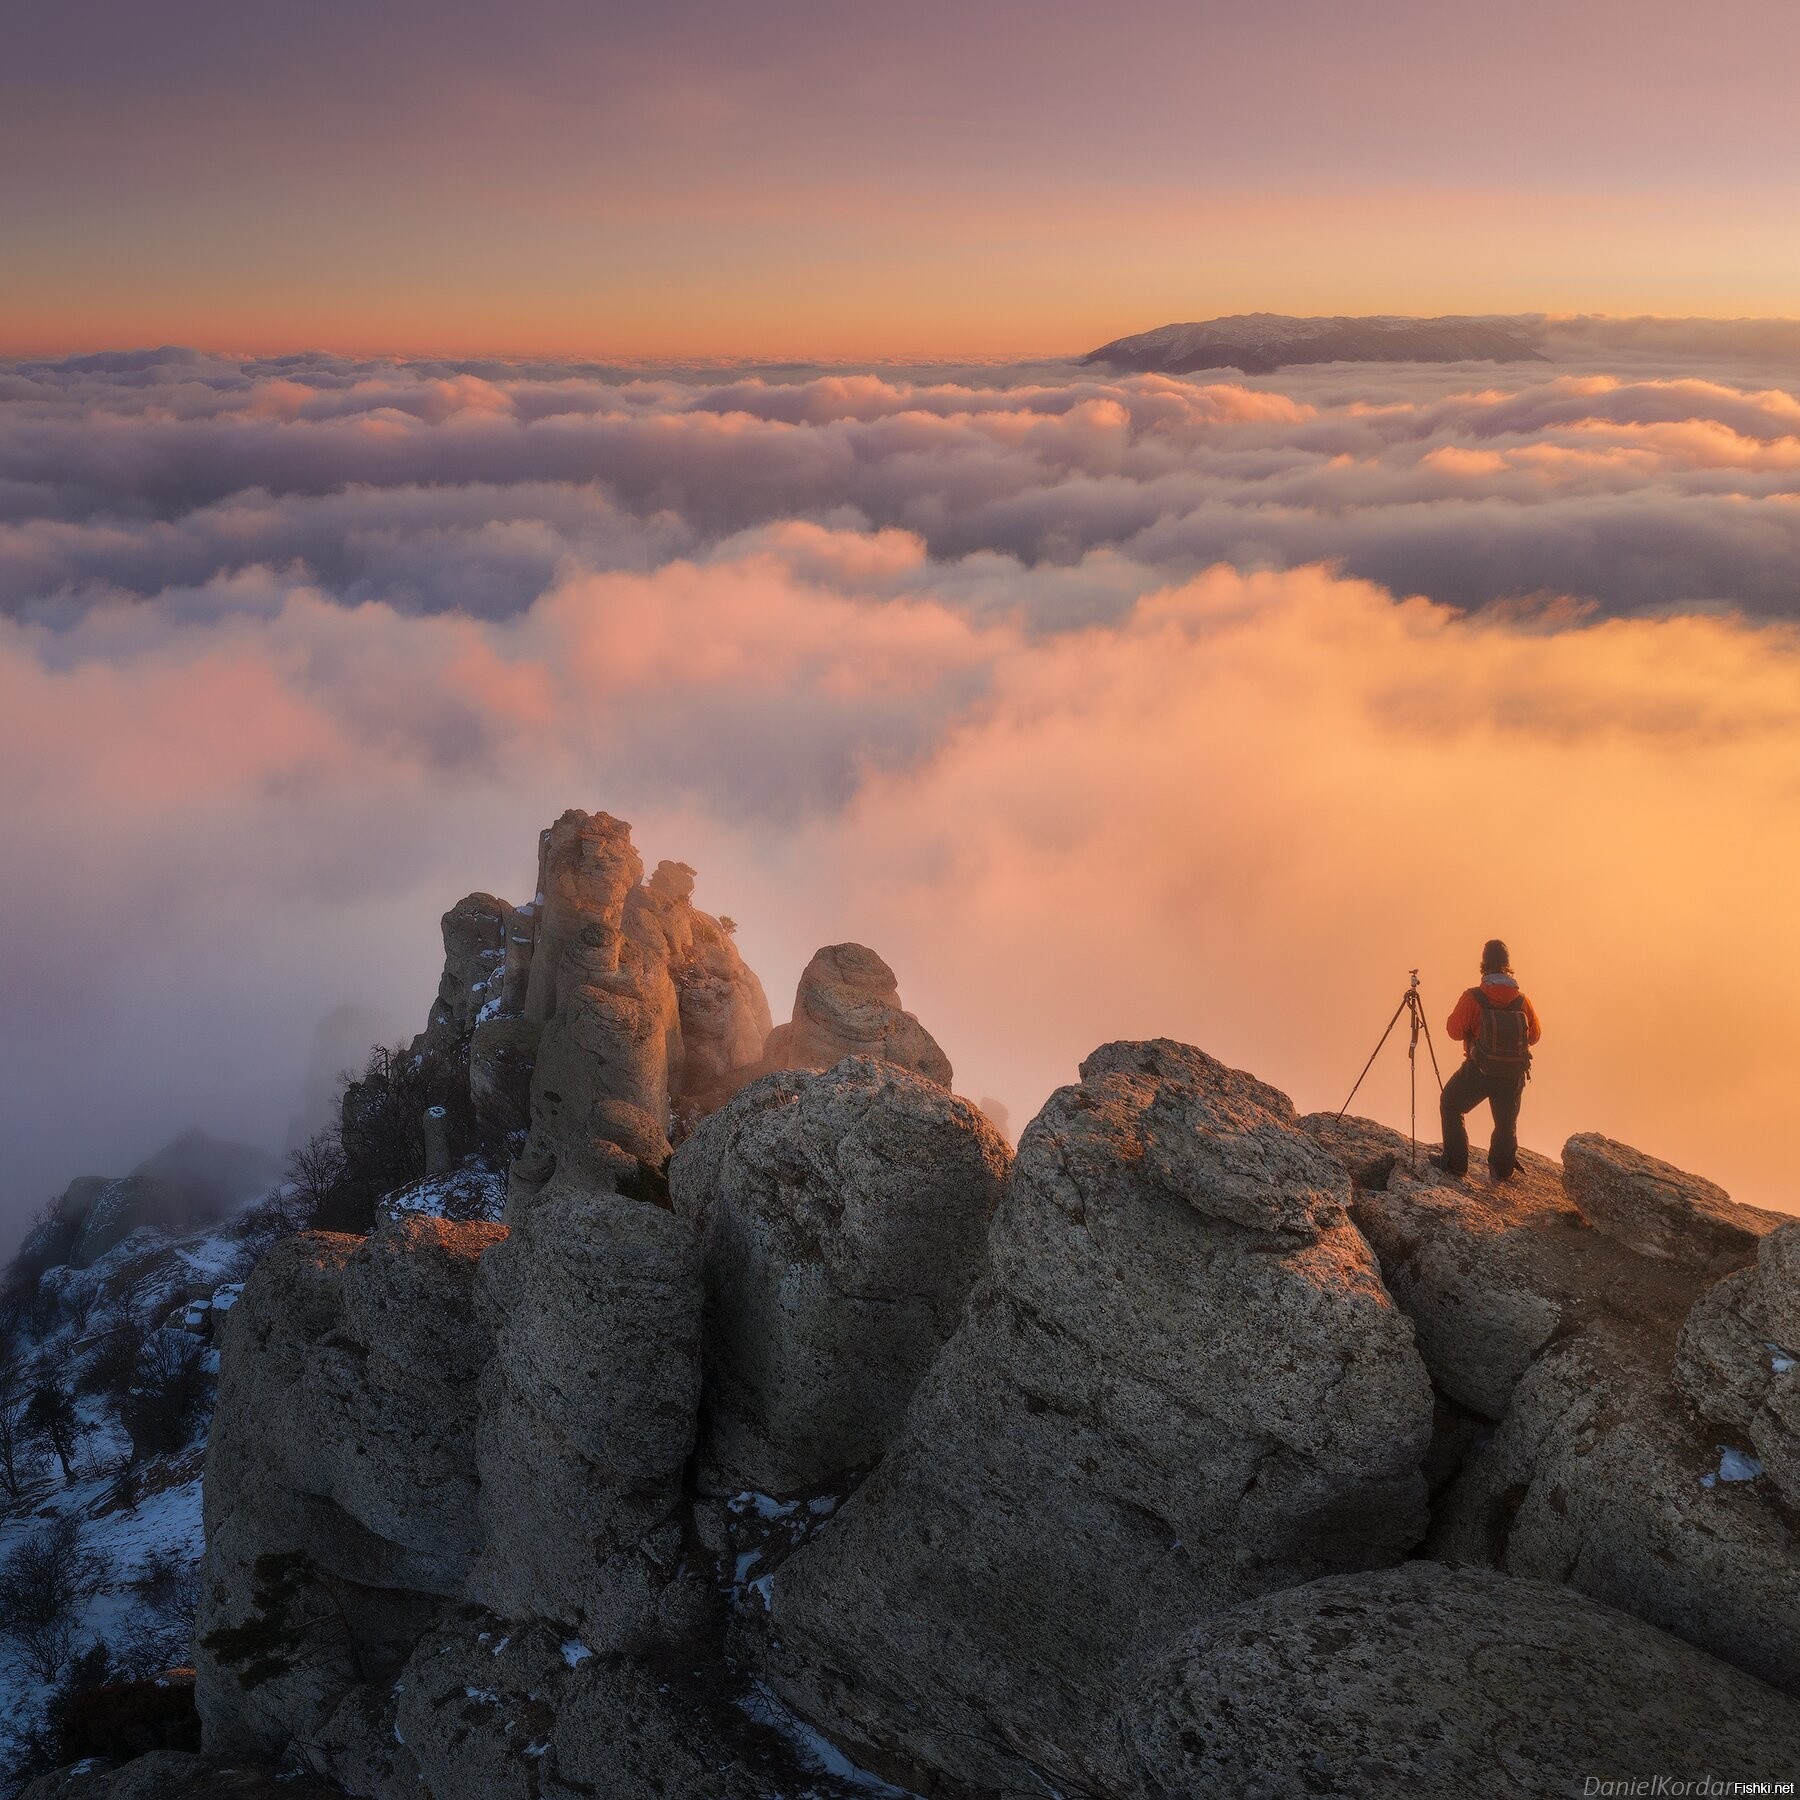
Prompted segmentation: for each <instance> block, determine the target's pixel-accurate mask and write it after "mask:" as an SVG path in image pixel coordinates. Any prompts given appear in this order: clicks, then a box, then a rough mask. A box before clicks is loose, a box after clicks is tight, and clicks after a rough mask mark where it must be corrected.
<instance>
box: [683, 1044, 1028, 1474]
mask: <svg viewBox="0 0 1800 1800" xmlns="http://www.w3.org/2000/svg"><path fill="white" fill-rule="evenodd" d="M1009 1161H1010V1154H1009V1152H1008V1150H1007V1147H1006V1144H1005V1142H1004V1141H1003V1140H1002V1138H1001V1137H1000V1135H999V1133H998V1132H996V1131H995V1130H994V1128H993V1126H992V1125H990V1124H989V1123H988V1121H987V1120H986V1119H985V1118H984V1117H983V1116H982V1114H981V1113H980V1112H979V1110H978V1109H977V1108H975V1107H974V1106H972V1105H970V1104H969V1102H968V1101H966V1100H959V1099H957V1098H956V1097H955V1096H954V1095H951V1094H948V1093H946V1092H945V1091H944V1089H943V1088H941V1087H940V1086H938V1085H937V1084H936V1083H935V1082H932V1081H928V1080H926V1079H925V1078H924V1077H923V1076H921V1075H916V1074H914V1073H912V1071H910V1070H907V1069H901V1068H898V1067H896V1066H895V1065H893V1064H890V1063H878V1062H874V1061H872V1060H870V1059H868V1058H866V1057H864V1058H853V1059H847V1060H846V1061H844V1062H841V1063H839V1064H838V1065H837V1067H836V1068H834V1069H832V1070H831V1071H830V1072H829V1073H826V1074H821V1075H813V1074H800V1073H791V1074H785V1075H771V1076H768V1077H766V1078H764V1079H763V1080H761V1081H758V1082H756V1083H754V1084H753V1085H752V1086H750V1087H748V1088H745V1089H744V1090H743V1091H742V1092H740V1093H739V1094H737V1095H736V1096H735V1097H734V1098H733V1099H732V1100H731V1101H729V1102H728V1103H727V1104H726V1106H725V1107H724V1108H723V1109H722V1110H721V1111H719V1112H716V1113H714V1114H713V1115H712V1116H711V1117H710V1118H709V1119H707V1120H706V1121H705V1122H704V1123H703V1124H702V1125H701V1126H700V1127H699V1128H698V1130H697V1131H696V1132H695V1133H694V1134H693V1136H691V1137H690V1138H688V1139H687V1141H686V1142H685V1143H684V1144H683V1145H682V1147H681V1148H680V1149H679V1150H678V1151H677V1152H676V1154H675V1160H674V1163H673V1164H672V1165H671V1168H670V1173H669V1186H670V1192H671V1194H672V1196H673V1200H674V1205H675V1210H676V1211H677V1212H678V1213H679V1214H681V1215H682V1216H683V1217H684V1218H687V1219H690V1220H692V1221H693V1222H694V1224H695V1225H696V1227H697V1228H698V1231H699V1234H700V1239H701V1244H702V1256H703V1259H704V1268H705V1281H706V1296H707V1319H706V1339H705V1368H706V1385H705V1393H706V1398H705V1404H704V1410H703V1422H702V1434H701V1446H700V1449H701V1470H702V1480H703V1482H704V1483H705V1484H706V1485H708V1486H710V1487H711V1488H713V1489H714V1490H716V1491H718V1492H721V1493H727V1494H729V1493H734V1492H737V1491H739V1490H742V1489H746V1488H748V1489H754V1490H756V1491H758V1492H761V1493H765V1494H791V1493H798V1492H803V1491H806V1490H810V1489H813V1488H817V1487H822V1486H824V1485H826V1484H828V1483H831V1482H833V1481H835V1480H837V1479H838V1478H839V1477H841V1476H842V1475H843V1474H844V1473H845V1472H846V1471H849V1470H862V1469H867V1468H869V1467H871V1466H872V1465H873V1464H874V1463H875V1462H876V1461H877V1459H878V1458H879V1457H880V1456H881V1454H882V1452H883V1451H884V1450H885V1448H886V1447H887V1443H888V1440H889V1439H890V1438H891V1437H892V1436H893V1434H894V1432H895V1431H896V1429H897V1428H898V1426H899V1423H900V1419H901V1415H902V1414H903V1413H904V1412H905V1410H906V1404H907V1401H908V1400H909V1399H910V1398H911V1396H912V1392H913V1389H914V1388H915V1387H916V1386H917V1385H918V1383H919V1380H920V1378H921V1377H922V1376H923V1375H924V1373H925V1371H926V1370H927V1369H928V1368H929V1367H930V1365H931V1362H932V1359H933V1358H934V1357H935V1356H936V1355H937V1352H938V1349H939V1348H940V1346H941V1345H942V1344H943V1343H944V1341H945V1339H947V1338H948V1337H949V1336H950V1333H951V1331H952V1330H953V1329H954V1328H955V1325H956V1321H957V1318H958V1316H959V1314H960V1313H961V1311H962V1305H963V1302H964V1300H965V1299H966V1298H967V1296H968V1292H969V1289H970V1288H971V1287H972V1286H973V1285H974V1282H975V1278H976V1276H977V1275H978V1274H979V1273H980V1271H981V1269H982V1267H983V1264H984V1262H985V1252H986V1241H987V1230H988V1223H989V1220H990V1219H991V1218H992V1216H993V1214H994V1211H995V1208H996V1207H997V1206H998V1205H999V1202H1000V1195H1001V1191H1002V1187H1003V1184H1004V1181H1005V1177H1006V1169H1007V1165H1008V1163H1009Z"/></svg>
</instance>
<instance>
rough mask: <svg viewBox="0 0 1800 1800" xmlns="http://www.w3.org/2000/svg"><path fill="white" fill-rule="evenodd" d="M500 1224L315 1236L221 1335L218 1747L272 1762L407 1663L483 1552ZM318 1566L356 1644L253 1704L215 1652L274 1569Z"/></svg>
mask: <svg viewBox="0 0 1800 1800" xmlns="http://www.w3.org/2000/svg"><path fill="white" fill-rule="evenodd" d="M504 1235H505V1233H504V1231H503V1230H502V1229H501V1228H500V1227H498V1226H493V1225H482V1224H469V1225H452V1224H450V1223H448V1222H447V1221H445V1220H442V1219H433V1218H421V1217H417V1216H407V1217H404V1218H400V1219H391V1220H388V1221H387V1222H385V1223H383V1224H382V1225H381V1226H380V1227H379V1228H378V1229H377V1230H376V1231H375V1232H373V1233H372V1234H371V1235H370V1236H369V1237H368V1238H366V1239H358V1238H352V1237H340V1236H333V1235H330V1234H326V1233H303V1234H301V1235H300V1236H298V1237H294V1238H289V1239H286V1240H284V1241H283V1242H281V1243H278V1244H277V1245H275V1246H274V1248H273V1249H271V1250H270V1251H269V1252H268V1253H267V1254H266V1255H265V1256H264V1257H263V1259H262V1261H261V1262H259V1263H258V1264H257V1266H256V1269H255V1270H254V1272H253V1273H252V1274H251V1276H250V1278H249V1280H248V1281H247V1282H246V1283H245V1285H244V1289H243V1293H242V1295H241V1297H240V1298H239V1299H238V1301H237V1303H236V1304H235V1305H234V1306H232V1307H231V1308H230V1309H229V1310H228V1311H226V1312H225V1313H224V1315H223V1317H222V1319H221V1320H220V1321H219V1322H218V1330H219V1341H220V1374H219V1392H218V1401H217V1405H216V1408H215V1412H214V1416H213V1424H212V1430H211V1435H210V1438H209V1441H208V1446H207V1461H206V1482H205V1488H204V1499H205V1514H206V1558H205V1562H204V1564H203V1568H202V1588H201V1605H200V1619H199V1622H198V1626H197V1633H196V1635H197V1637H198V1638H199V1639H200V1640H201V1650H200V1653H199V1655H198V1658H197V1670H198V1680H197V1700H198V1704H199V1708H200V1714H201V1717H202V1720H203V1721H204V1723H205V1727H206V1731H207V1745H208V1748H209V1749H222V1750H231V1751H237V1752H241V1751H246V1750H254V1751H262V1752H270V1751H275V1750H279V1749H280V1748H282V1747H283V1746H284V1745H285V1744H286V1742H287V1741H288V1739H289V1738H290V1737H291V1736H293V1735H294V1734H295V1733H296V1732H297V1731H300V1730H302V1729H304V1727H305V1726H306V1725H307V1723H308V1722H309V1721H310V1719H311V1717H312V1716H313V1713H314V1711H315V1709H316V1708H317V1706H318V1705H320V1704H321V1703H322V1702H323V1701H324V1700H325V1699H327V1698H329V1697H330V1696H331V1695H333V1694H335V1693H336V1692H337V1691H339V1690H341V1689H342V1688H343V1687H345V1686H347V1685H349V1684H350V1683H351V1682H352V1681H354V1680H361V1679H365V1678H367V1673H368V1670H369V1669H370V1668H372V1667H379V1666H381V1664H382V1663H383V1662H384V1661H387V1662H390V1663H391V1662H392V1661H393V1660H394V1659H395V1658H397V1657H399V1656H403V1655H404V1654H405V1651H406V1649H407V1648H409V1647H410V1644H411V1642H412V1640H413V1639H414V1638H415V1637H416V1636H417V1634H418V1632H419V1631H420V1630H421V1629H422V1628H423V1626H424V1624H425V1623H426V1622H428V1620H429V1618H430V1616H431V1615H432V1613H433V1612H434V1610H435V1609H436V1606H437V1604H438V1603H439V1602H440V1600H441V1598H442V1597H447V1596H450V1595H453V1594H456V1593H458V1592H460V1590H461V1587H462V1583H463V1581H464V1579H465V1577H466V1576H467V1574H468V1572H469V1569H470V1567H471V1565H472V1564H473V1562H474V1558H475V1554H476V1552H477V1550H478V1549H479V1548H480V1544H481V1530H482V1527H481V1516H480V1512H479V1509H478V1507H477V1503H476V1488H475V1478H474V1469H475V1398H476V1377H477V1375H478V1374H479V1373H480V1371H481V1370H482V1368H483V1367H484V1366H485V1364H486V1362H487V1360H488V1357H489V1354H490V1345H489V1340H488V1338H487V1334H486V1331H485V1328H484V1327H483V1326H482V1325H481V1324H480V1322H479V1321H478V1320H477V1319H476V1317H475V1313H474V1306H473V1289H474V1278H475V1270H476V1266H477V1264H478V1262H479V1260H480V1258H481V1257H482V1255H483V1254H484V1253H485V1252H486V1251H488V1250H489V1249H490V1248H491V1247H492V1246H493V1245H494V1244H496V1243H497V1242H499V1241H500V1240H502V1239H503V1238H504ZM290 1552H298V1553H303V1554H304V1556H305V1558H306V1561H307V1574H306V1579H307V1581H308V1582H309V1583H310V1584H311V1586H312V1588H314V1589H316V1590H317V1592H316V1593H314V1594H313V1598H312V1604H314V1605H318V1604H321V1603H322V1602H321V1599H320V1597H321V1596H326V1597H328V1598H329V1599H330V1601H331V1603H332V1605H333V1607H335V1608H341V1609H342V1612H343V1614H344V1617H345V1624H346V1629H345V1631H344V1632H342V1633H335V1634H334V1633H325V1632H318V1633H314V1634H312V1636H311V1638H310V1639H309V1641H308V1642H306V1643H305V1644H303V1645H302V1646H300V1648H299V1652H298V1654H297V1655H296V1658H295V1666H294V1668H293V1669H292V1671H291V1672H290V1673H289V1674H288V1675H286V1676H283V1677H281V1678H280V1679H277V1680H275V1681H271V1682H268V1683H266V1684H264V1685H262V1686H259V1687H254V1688H250V1689H245V1688H244V1687H242V1686H241V1685H240V1683H239V1682H238V1680H237V1679H236V1676H237V1669H236V1667H235V1665H233V1666H227V1665H226V1664H225V1663H223V1662H221V1661H220V1660H219V1657H218V1656H217V1655H214V1654H212V1653H211V1652H209V1651H208V1649H207V1648H206V1646H205V1642H204V1640H205V1639H206V1637H207V1636H208V1635H209V1634H210V1633H211V1632H213V1631H215V1630H217V1629H219V1628H221V1627H229V1626H235V1625H238V1624H241V1623H243V1622H244V1620H245V1619H246V1618H247V1617H249V1616H250V1615H251V1614H252V1613H253V1612H256V1611H258V1610H259V1607H260V1602H259V1600H258V1595H259V1592H260V1590H261V1586H262V1583H261V1579H260V1577H259V1572H258V1569H257V1562H258V1559H259V1558H261V1557H265V1556H270V1555H282V1554H286V1553H290Z"/></svg>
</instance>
